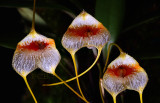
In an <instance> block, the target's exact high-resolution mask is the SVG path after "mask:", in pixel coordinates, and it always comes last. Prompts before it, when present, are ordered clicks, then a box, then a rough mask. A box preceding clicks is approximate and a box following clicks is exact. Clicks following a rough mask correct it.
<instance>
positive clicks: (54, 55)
mask: <svg viewBox="0 0 160 103" xmlns="http://www.w3.org/2000/svg"><path fill="white" fill-rule="evenodd" d="M60 58H61V57H60V54H59V52H58V50H57V49H56V47H55V42H54V40H53V39H50V38H47V37H45V36H43V35H40V34H38V33H36V32H33V33H30V34H29V35H27V36H26V37H25V38H24V39H23V40H22V41H20V42H19V43H18V45H17V48H16V51H15V53H14V56H13V61H12V66H13V68H14V69H15V71H16V72H17V73H18V74H20V75H21V76H26V75H28V74H29V73H30V72H32V71H33V70H35V69H36V68H40V69H41V70H43V71H45V72H47V73H51V74H52V73H53V71H54V70H55V68H56V66H57V65H58V63H59V61H60Z"/></svg>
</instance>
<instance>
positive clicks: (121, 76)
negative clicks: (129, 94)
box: [103, 53, 148, 96]
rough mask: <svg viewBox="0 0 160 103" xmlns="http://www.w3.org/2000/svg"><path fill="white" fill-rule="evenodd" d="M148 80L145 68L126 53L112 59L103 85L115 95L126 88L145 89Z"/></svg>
mask: <svg viewBox="0 0 160 103" xmlns="http://www.w3.org/2000/svg"><path fill="white" fill-rule="evenodd" d="M147 82H148V76H147V74H146V72H145V71H144V69H143V68H142V67H141V66H140V65H139V63H138V62H137V61H136V60H135V59H134V58H133V57H131V56H129V55H128V54H126V53H121V54H120V56H119V57H117V58H116V59H115V60H114V61H112V62H111V63H110V64H109V66H108V68H107V71H106V72H105V74H104V76H103V87H104V88H105V89H106V90H107V91H108V92H109V93H110V94H111V95H115V96H116V95H118V94H119V93H120V92H122V91H124V90H126V89H130V90H135V91H138V92H140V91H143V89H144V88H145V86H146V84H147Z"/></svg>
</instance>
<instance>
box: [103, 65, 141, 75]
mask: <svg viewBox="0 0 160 103" xmlns="http://www.w3.org/2000/svg"><path fill="white" fill-rule="evenodd" d="M135 72H138V70H137V68H136V66H130V65H119V66H116V67H115V66H112V68H108V69H107V72H106V73H109V74H110V75H112V76H117V77H122V78H124V77H127V76H129V75H132V74H134V73H135Z"/></svg>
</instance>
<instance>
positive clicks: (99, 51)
mask: <svg viewBox="0 0 160 103" xmlns="http://www.w3.org/2000/svg"><path fill="white" fill-rule="evenodd" d="M101 50H102V48H101V49H99V50H98V55H97V58H96V59H95V61H94V62H93V64H92V65H91V66H90V67H89V68H88V69H86V70H85V71H84V72H83V73H81V74H79V75H77V76H75V77H73V78H70V79H68V80H65V82H70V81H73V80H75V79H77V78H79V77H81V76H82V75H84V74H85V73H87V72H88V71H89V70H91V69H92V67H93V66H94V65H95V64H96V62H97V61H98V59H99V57H100V54H101ZM59 84H63V82H58V83H52V84H43V86H53V85H59Z"/></svg>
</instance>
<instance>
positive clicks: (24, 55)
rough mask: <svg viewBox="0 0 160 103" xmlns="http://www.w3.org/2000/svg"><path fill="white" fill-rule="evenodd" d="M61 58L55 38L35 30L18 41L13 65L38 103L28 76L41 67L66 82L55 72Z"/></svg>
mask: <svg viewBox="0 0 160 103" xmlns="http://www.w3.org/2000/svg"><path fill="white" fill-rule="evenodd" d="M60 59H61V56H60V54H59V52H58V50H57V49H56V46H55V42H54V40H53V39H50V38H47V37H45V36H43V35H40V34H38V33H36V31H35V30H33V32H31V33H30V34H28V35H27V36H26V37H25V38H24V39H23V40H22V41H20V42H19V43H18V45H17V48H16V51H15V53H14V56H13V61H12V66H13V68H14V69H15V71H16V72H17V73H18V74H19V75H21V76H22V77H23V78H24V80H25V83H26V85H27V87H28V89H29V91H30V93H31V94H32V97H33V99H34V100H35V103H37V100H36V98H35V97H34V94H33V92H32V91H31V89H30V87H29V85H28V82H27V79H26V76H27V75H28V74H29V73H31V72H32V71H34V70H35V69H36V68H40V69H41V70H43V71H44V72H46V73H50V74H53V75H54V76H56V77H57V78H58V79H59V80H61V81H62V82H64V81H63V80H62V79H61V78H60V77H59V76H58V75H57V74H56V73H55V69H56V67H57V65H58V64H59V62H60ZM64 84H65V85H66V86H67V87H68V88H69V89H71V90H72V91H73V92H74V93H75V94H76V95H77V96H79V97H80V98H81V99H83V98H82V97H81V96H80V95H79V94H78V93H77V92H76V91H74V90H73V89H72V88H71V87H70V86H69V85H68V84H67V83H65V82H64ZM83 100H84V99H83ZM84 101H85V100H84Z"/></svg>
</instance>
